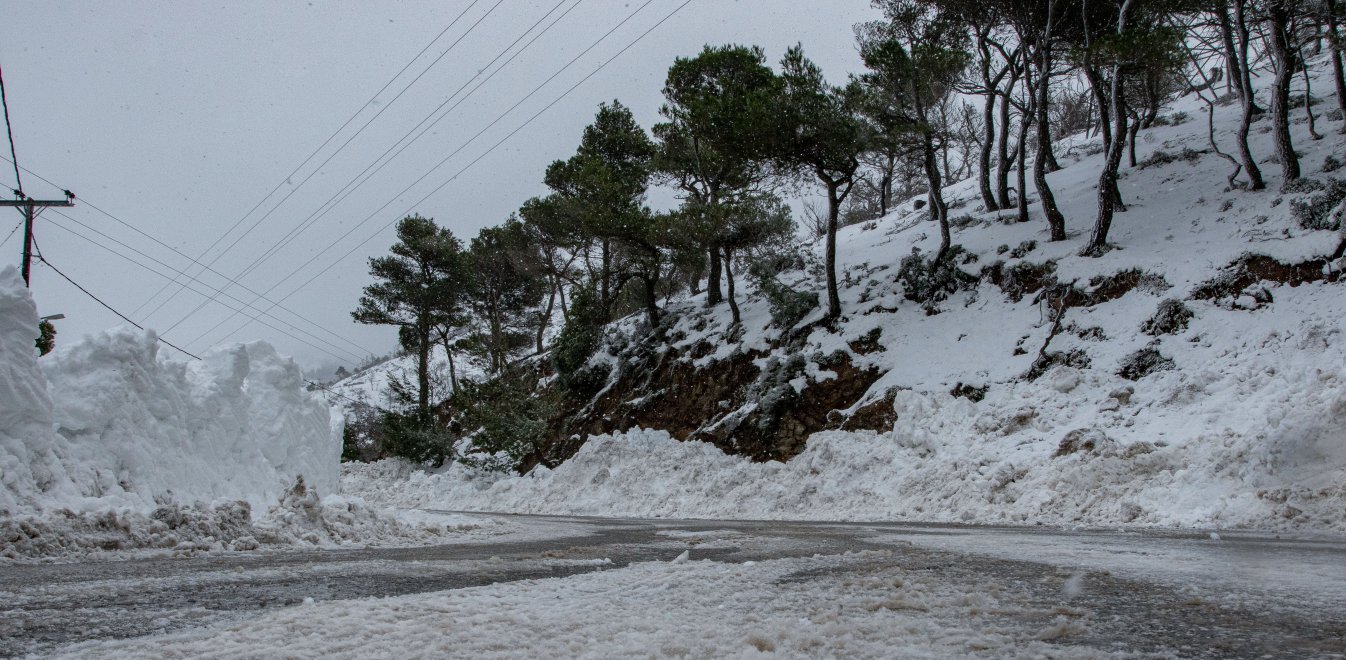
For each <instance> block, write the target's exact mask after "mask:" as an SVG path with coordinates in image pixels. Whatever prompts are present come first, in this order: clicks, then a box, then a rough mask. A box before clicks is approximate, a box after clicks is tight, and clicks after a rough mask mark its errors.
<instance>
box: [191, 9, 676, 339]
mask: <svg viewBox="0 0 1346 660" xmlns="http://www.w3.org/2000/svg"><path fill="white" fill-rule="evenodd" d="M652 2H653V0H647V1H646V2H645V3H644V4H642V5H640V6H639V7H637V8H636V9H635V11H633V12H631V13H630V14H628V15H627V16H626V18H624V19H622V21H621V22H619V23H618V24H617V25H615V26H613V28H612V29H610V30H608V31H607V32H606V33H605V34H604V35H603V36H602V37H599V38H598V40H597V41H595V42H594V43H593V44H591V45H590V46H589V47H588V48H586V49H584V51H582V52H581V53H580V54H579V55H576V56H575V57H574V58H573V59H571V60H570V61H569V62H567V63H566V64H565V65H564V66H562V67H561V68H560V69H559V70H557V71H556V73H553V74H552V75H551V76H550V77H548V78H547V79H546V80H544V81H543V82H542V83H541V84H540V85H538V86H537V87H534V88H533V90H532V91H530V92H529V93H528V94H526V95H525V96H524V97H523V99H520V100H519V102H518V103H515V104H514V105H513V106H511V107H510V108H509V109H508V110H505V112H503V113H501V114H500V115H499V116H497V117H496V119H495V120H493V121H492V122H491V123H490V124H487V126H486V127H485V128H483V129H481V130H480V131H478V132H477V133H476V134H475V135H473V136H472V137H471V138H469V139H468V140H467V141H466V142H464V143H463V145H461V146H459V147H458V149H456V150H454V151H453V152H452V153H450V154H449V155H448V156H446V157H445V158H444V159H443V160H441V161H439V163H437V164H435V166H434V167H432V168H430V170H429V171H427V172H426V173H425V174H423V175H421V177H420V178H418V179H416V180H415V181H413V182H412V183H411V184H410V185H408V186H407V187H406V188H404V189H402V191H401V192H399V193H397V195H395V196H394V197H393V198H392V199H390V200H389V201H388V202H385V203H384V204H383V206H380V207H379V208H378V209H376V210H375V211H374V212H373V213H371V214H370V215H369V216H367V217H365V219H363V220H361V221H360V222H359V223H357V224H356V225H355V226H353V227H352V228H351V229H350V230H349V231H347V232H346V233H345V234H343V235H342V236H340V237H339V238H337V239H336V240H335V241H333V242H332V243H330V244H328V245H327V247H324V248H323V249H322V250H320V251H319V252H318V253H316V254H315V255H314V256H313V257H311V258H310V259H309V260H308V261H306V262H304V263H303V264H301V265H300V266H299V267H298V268H296V269H294V270H293V271H291V272H290V273H289V274H288V275H286V276H285V277H284V278H282V279H281V280H280V281H279V282H277V283H276V284H274V285H272V286H271V287H270V288H268V289H267V290H266V291H265V292H264V293H266V294H269V293H271V291H273V290H275V289H276V288H277V287H279V286H280V285H281V284H283V283H285V282H286V281H287V280H289V279H290V278H292V277H294V276H295V275H296V274H297V273H299V272H300V271H301V270H303V269H304V268H306V267H307V266H308V265H309V264H311V263H313V262H314V261H316V260H317V259H318V258H319V257H320V256H322V255H323V254H325V253H327V252H328V251H330V250H331V249H332V248H334V247H335V246H336V245H337V244H338V243H340V242H341V241H342V240H345V238H346V237H348V236H350V235H351V234H352V233H354V232H355V230H357V229H359V228H360V227H361V226H363V225H365V224H366V223H368V222H369V221H370V220H372V219H373V218H374V217H375V216H377V215H378V214H379V213H380V212H381V211H383V209H385V208H387V207H388V206H389V205H390V204H392V203H393V202H394V201H396V200H397V199H398V198H399V197H401V196H402V195H404V194H406V193H407V192H408V191H409V190H411V189H412V188H413V187H415V186H416V185H417V184H419V183H420V182H421V181H424V180H425V179H426V178H428V177H429V176H430V174H432V173H434V171H435V170H437V169H439V167H441V166H442V165H444V164H445V163H446V162H448V161H449V159H451V158H452V157H453V156H454V155H456V154H458V153H459V152H461V151H462V150H463V149H465V148H466V147H467V146H468V145H469V144H471V143H472V142H474V141H476V139H477V138H478V137H481V135H483V134H484V133H485V132H486V131H487V130H489V129H490V128H491V127H493V126H495V125H496V124H497V123H499V122H500V121H501V120H503V119H504V118H505V117H506V116H507V115H508V114H509V113H510V112H512V111H513V110H514V109H516V108H518V107H519V106H520V105H522V104H523V103H524V102H525V101H527V100H528V99H529V98H531V97H532V96H533V95H534V94H536V93H537V92H538V91H540V90H541V89H542V88H543V87H545V86H546V85H547V84H548V83H550V82H551V81H552V80H553V79H555V78H556V77H557V76H559V75H560V74H561V73H562V72H564V71H565V70H566V69H568V68H569V67H570V66H571V65H573V64H574V63H575V62H576V61H578V60H579V59H580V58H581V57H583V56H584V55H585V54H587V53H588V52H589V51H591V50H593V49H594V48H595V47H596V46H598V45H599V44H600V43H601V42H602V41H604V40H606V39H607V38H608V37H609V36H611V35H612V34H613V33H614V32H616V31H617V29H619V28H620V27H621V26H622V25H625V24H626V23H627V22H629V21H630V20H631V19H632V18H633V17H634V16H635V15H636V14H637V13H639V12H640V11H641V10H642V9H644V8H645V7H647V6H649V5H650V4H651V3H652ZM691 2H692V0H685V1H684V2H683V3H682V4H680V5H678V7H676V8H675V9H674V10H673V11H671V12H669V13H668V14H667V15H666V16H664V17H663V18H662V19H660V20H659V21H658V22H657V23H655V24H654V25H653V26H651V27H650V28H649V29H647V30H646V31H645V32H643V33H641V34H640V35H639V36H637V37H636V38H635V39H634V40H632V41H631V42H630V43H628V44H627V45H626V46H624V47H623V48H622V49H621V50H619V51H618V52H617V53H616V54H614V55H613V56H612V57H610V58H608V59H607V60H606V61H604V62H603V63H602V64H600V65H599V66H598V67H597V68H596V69H594V70H593V71H591V72H590V73H589V74H588V75H586V76H584V77H583V78H581V79H580V80H579V81H578V82H576V83H575V84H573V85H571V86H570V88H568V89H567V90H566V91H564V92H562V93H561V95H560V96H558V97H557V98H556V99H554V100H553V101H552V102H551V103H548V104H547V105H546V106H545V107H543V108H542V109H541V110H539V111H538V112H537V113H535V114H534V115H533V116H531V117H529V118H528V119H527V120H525V121H524V123H523V124H521V125H519V126H518V127H517V128H515V129H514V130H513V131H511V132H510V133H509V134H507V135H505V137H503V138H501V139H500V140H499V141H497V142H496V143H495V144H494V145H492V146H491V147H490V148H489V149H487V150H486V151H485V152H483V153H482V154H481V155H479V156H477V157H476V158H475V159H473V160H472V161H471V162H470V163H468V164H467V166H465V167H463V168H462V169H460V170H459V171H458V172H457V173H455V174H454V175H453V176H451V177H449V179H448V180H446V181H445V182H444V183H442V184H440V185H439V186H437V187H436V188H435V189H434V190H432V191H430V193H429V194H427V195H425V196H424V197H422V198H421V199H419V200H417V201H416V202H415V203H414V204H412V205H411V207H409V208H408V209H407V210H406V211H405V212H404V213H403V214H402V215H406V214H407V213H410V212H411V211H412V210H414V209H415V207H416V206H417V205H419V204H421V203H422V202H424V201H425V200H426V199H428V198H429V197H430V196H432V195H434V194H435V193H437V192H439V191H440V190H441V189H443V188H444V187H445V186H447V185H448V184H449V183H451V182H452V181H454V180H455V179H457V178H458V176H459V175H461V174H462V173H463V172H465V171H467V169H469V168H471V167H472V166H473V165H475V164H476V163H477V162H479V161H481V159H482V158H485V157H486V156H487V155H488V154H490V153H491V152H493V151H495V149H497V148H499V146H500V145H501V144H503V143H504V142H505V141H506V140H508V139H510V138H511V137H513V136H514V135H516V134H518V133H519V131H521V130H523V129H524V128H525V127H527V126H528V125H530V124H531V123H532V122H533V121H535V120H536V119H537V118H538V117H540V116H541V115H542V114H543V113H545V112H546V111H547V110H550V109H551V108H552V107H554V106H555V105H556V104H557V103H559V102H561V100H562V99H564V98H565V97H566V96H568V95H570V93H571V92H573V91H575V89H577V88H578V87H579V86H580V85H582V84H584V83H585V82H587V81H588V80H589V79H590V78H592V77H593V76H595V75H597V74H598V73H599V72H600V71H602V70H603V69H604V68H606V67H607V66H608V65H609V64H611V63H612V62H613V61H614V60H616V59H617V58H618V57H620V56H621V55H622V54H624V53H626V51H628V50H630V49H631V48H632V47H633V46H635V45H636V44H637V43H639V42H640V41H641V40H642V39H644V38H645V37H646V36H648V35H649V34H650V33H651V32H653V31H654V30H655V29H657V28H659V27H660V26H661V25H663V24H664V23H665V22H667V21H668V20H669V19H671V18H673V16H674V15H676V14H677V13H678V12H680V11H681V10H682V9H683V8H684V7H686V6H687V5H688V4H691ZM398 217H401V216H398ZM396 222H397V219H396V218H395V219H393V220H391V221H389V222H388V223H387V224H385V225H383V226H382V227H380V228H379V229H378V230H377V231H376V232H375V233H374V234H372V235H370V236H369V237H367V238H365V239H364V240H363V241H361V242H360V243H358V244H356V245H355V246H354V247H352V248H351V249H350V250H348V251H347V252H346V253H345V254H343V255H342V256H341V257H338V258H337V259H336V260H335V261H333V262H332V263H330V264H328V265H327V267H325V268H323V269H322V270H320V271H318V273H316V274H314V275H313V276H312V277H310V278H309V279H308V280H306V281H305V282H304V283H303V284H300V285H299V286H298V287H295V288H294V289H293V290H291V291H290V293H288V294H286V295H285V296H283V297H282V298H281V299H280V300H278V301H276V303H273V304H278V303H280V302H284V301H285V300H286V299H288V298H289V297H290V296H293V295H294V294H295V293H297V292H298V291H299V290H300V289H303V288H304V287H306V286H308V285H309V284H311V283H312V282H313V281H314V280H316V279H317V278H318V277H320V276H321V275H323V274H324V273H326V272H327V271H329V270H331V269H332V268H333V267H334V266H336V265H337V264H338V263H340V262H341V261H342V260H344V259H345V258H346V257H348V256H350V255H351V254H352V253H353V252H355V250H357V249H359V248H360V247H362V246H363V245H365V244H366V243H368V242H369V241H371V240H373V239H374V238H375V237H376V236H378V235H379V234H380V233H382V232H383V231H385V230H386V229H388V228H389V227H391V226H392V225H393V224H395V223H396ZM235 316H237V313H235V314H232V315H230V316H228V317H226V318H225V319H223V320H222V321H220V322H219V323H216V324H215V325H214V326H213V327H211V328H210V329H209V330H207V331H206V332H205V333H203V334H201V335H199V336H198V337H196V338H195V339H193V340H192V342H196V341H198V340H200V339H201V338H202V337H204V336H206V335H208V334H210V333H211V332H213V331H214V330H215V329H216V328H219V327H220V326H221V325H224V324H225V323H227V322H228V321H230V320H232V319H233V318H234V317H235ZM247 323H248V321H245V322H244V323H243V324H242V325H240V326H239V327H237V328H234V329H233V330H232V331H230V332H229V333H228V334H226V335H225V338H226V339H227V338H228V337H231V336H233V335H234V334H235V333H237V332H238V331H239V330H242V329H243V328H244V327H246V326H247ZM220 341H223V339H221V340H220Z"/></svg>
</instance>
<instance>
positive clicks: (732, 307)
mask: <svg viewBox="0 0 1346 660" xmlns="http://www.w3.org/2000/svg"><path fill="white" fill-rule="evenodd" d="M733 260H734V251H733V250H731V249H729V248H725V249H724V282H725V286H726V288H727V290H728V293H729V297H728V300H729V314H730V318H731V319H732V320H733V322H734V325H738V324H740V323H742V322H743V319H742V317H740V316H739V313H738V301H737V300H735V299H734V268H733V263H732V262H733Z"/></svg>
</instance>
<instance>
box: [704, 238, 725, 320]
mask: <svg viewBox="0 0 1346 660" xmlns="http://www.w3.org/2000/svg"><path fill="white" fill-rule="evenodd" d="M723 299H724V294H722V293H721V292H720V249H719V248H718V247H712V248H710V273H708V274H707V276H706V306H707V307H711V306H714V305H718V304H720V301H721V300H723Z"/></svg>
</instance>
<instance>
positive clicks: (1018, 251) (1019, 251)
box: [1009, 239, 1038, 259]
mask: <svg viewBox="0 0 1346 660" xmlns="http://www.w3.org/2000/svg"><path fill="white" fill-rule="evenodd" d="M1036 249H1038V242H1037V241H1034V240H1031V239H1030V240H1027V241H1024V242H1022V243H1020V244H1019V246H1018V247H1016V248H1014V249H1013V250H1010V253H1009V256H1010V258H1011V259H1023V258H1024V257H1026V256H1028V253H1029V252H1032V251H1033V250H1036Z"/></svg>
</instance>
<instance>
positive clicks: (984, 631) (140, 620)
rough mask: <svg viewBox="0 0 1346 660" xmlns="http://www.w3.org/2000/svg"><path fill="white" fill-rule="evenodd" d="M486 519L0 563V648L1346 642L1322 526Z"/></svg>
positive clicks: (796, 649) (1215, 648) (309, 650)
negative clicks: (495, 531) (1112, 527)
mask: <svg viewBox="0 0 1346 660" xmlns="http://www.w3.org/2000/svg"><path fill="white" fill-rule="evenodd" d="M497 518H499V519H500V520H501V522H502V527H507V528H509V529H512V530H515V531H514V532H513V533H512V535H510V536H504V537H500V538H499V539H497V540H492V541H481V540H478V541H476V542H473V543H464V544H457V545H445V546H437V547H427V548H407V549H364V550H328V551H310V552H289V553H275V554H256V553H252V554H249V553H238V554H234V553H230V554H220V555H201V556H196V557H191V558H176V559H175V558H163V557H160V558H140V559H125V560H102V561H88V562H78V563H59V564H57V563H48V564H10V565H0V656H12V655H19V654H24V653H37V654H42V655H70V656H79V657H92V656H97V657H108V656H120V657H124V656H145V655H149V656H165V655H166V656H175V657H183V656H199V655H213V656H219V657H234V656H256V655H285V656H297V657H320V656H324V657H327V656H332V655H337V656H359V657H385V656H386V657H405V656H407V655H431V656H443V655H455V656H464V657H495V656H498V657H510V656H535V657H536V656H539V655H549V656H555V655H559V656H600V657H601V656H612V655H630V654H641V655H651V654H652V655H659V656H680V655H682V656H689V657H704V656H725V655H729V656H737V655H748V656H751V655H755V654H758V653H762V652H768V651H777V652H779V653H783V654H785V655H787V656H824V657H826V656H851V657H856V656H869V657H891V656H904V657H910V656H916V657H948V656H968V655H973V656H976V655H985V656H993V657H1004V656H1007V655H1010V656H1015V655H1018V656H1024V657H1039V656H1043V655H1051V656H1054V657H1097V656H1101V655H1111V654H1114V653H1115V654H1119V655H1127V654H1135V653H1139V654H1141V655H1146V656H1149V655H1155V656H1161V657H1168V656H1184V657H1186V656H1192V657H1266V656H1273V657H1315V656H1321V657H1346V541H1342V540H1340V539H1303V538H1300V539H1278V538H1275V537H1274V536H1259V535H1254V534H1235V533H1225V534H1221V535H1220V536H1219V537H1218V538H1213V537H1212V536H1210V535H1208V534H1196V533H1145V534H1140V533H1135V532H1069V531H1061V530H1044V529H1013V528H985V527H954V526H942V527H940V526H911V525H892V524H875V523H864V524H849V523H847V524H842V523H797V522H739V521H733V522H731V521H664V520H617V519H586V518H558V517H532V516H498V517H497ZM684 551H685V552H687V555H686V556H683V555H682V553H683V552H684Z"/></svg>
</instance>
